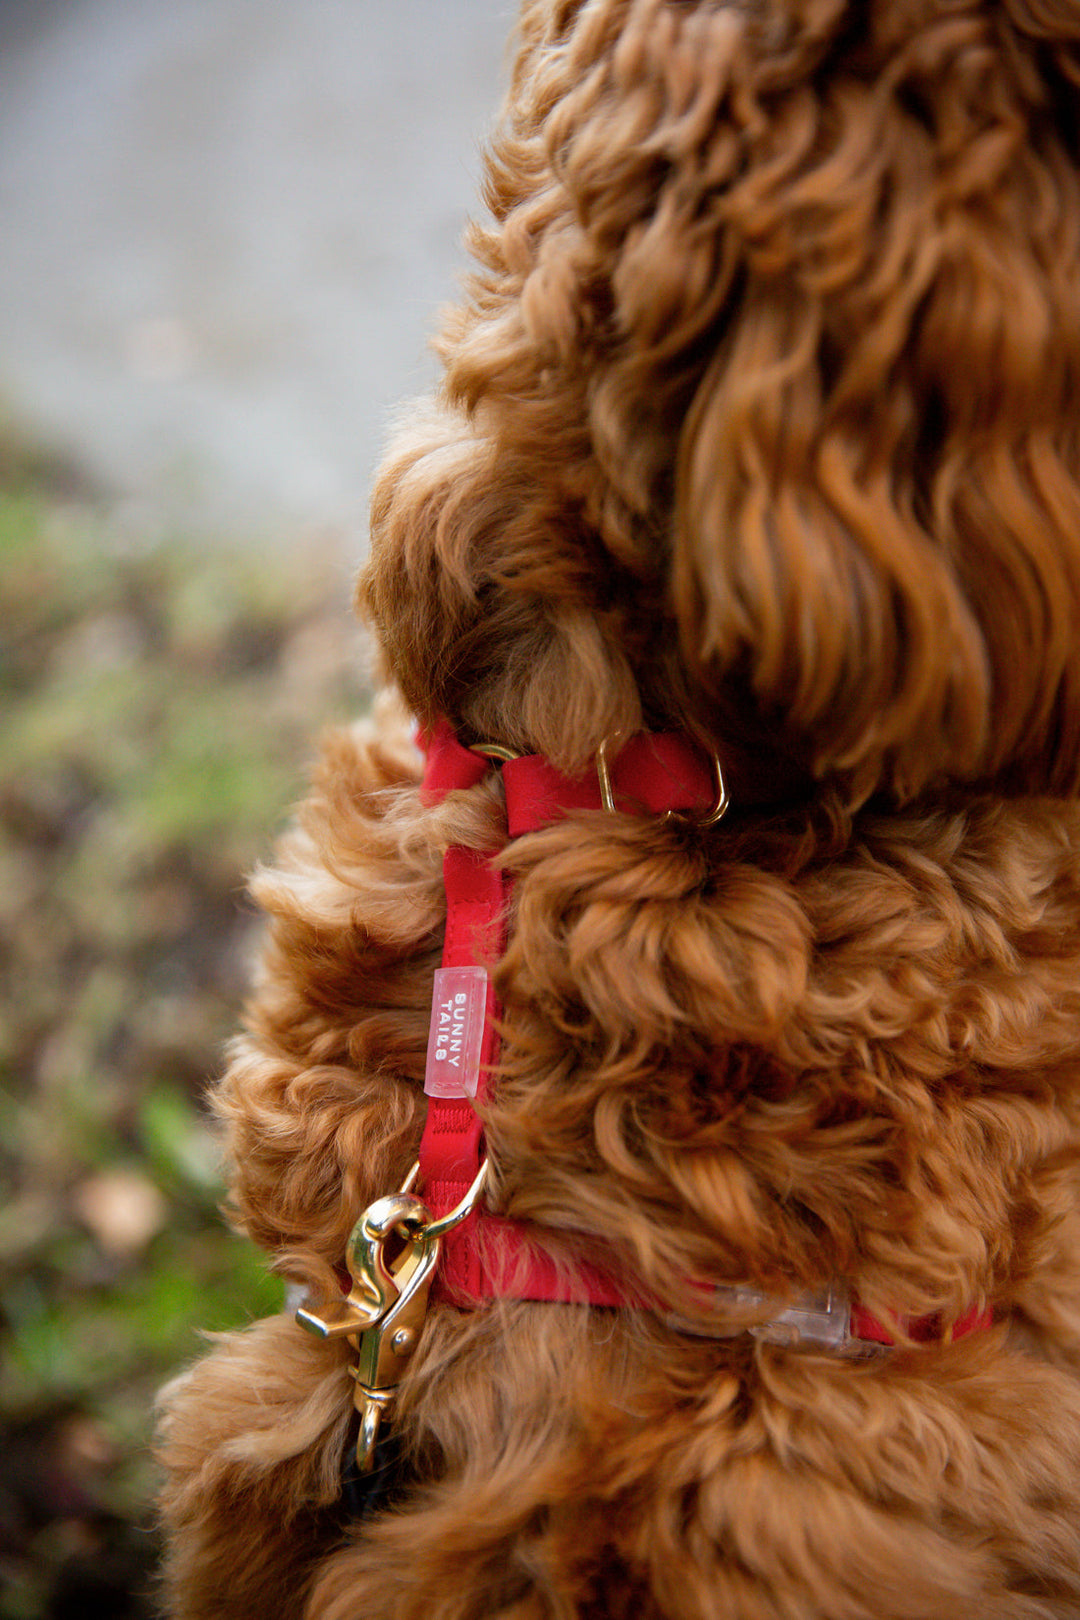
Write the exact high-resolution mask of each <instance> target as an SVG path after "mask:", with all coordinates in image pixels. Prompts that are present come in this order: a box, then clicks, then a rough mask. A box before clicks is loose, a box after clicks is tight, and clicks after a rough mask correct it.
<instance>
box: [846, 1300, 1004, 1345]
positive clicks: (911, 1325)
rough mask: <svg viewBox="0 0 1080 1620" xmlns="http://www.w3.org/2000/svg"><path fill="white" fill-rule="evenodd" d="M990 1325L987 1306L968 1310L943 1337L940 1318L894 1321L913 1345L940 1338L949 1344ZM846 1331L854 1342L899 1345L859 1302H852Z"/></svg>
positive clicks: (919, 1317) (991, 1325)
mask: <svg viewBox="0 0 1080 1620" xmlns="http://www.w3.org/2000/svg"><path fill="white" fill-rule="evenodd" d="M993 1325H994V1312H993V1309H992V1308H991V1307H990V1306H989V1305H986V1306H979V1305H973V1306H971V1308H970V1309H969V1310H966V1311H965V1312H964V1314H963V1315H962V1316H960V1317H958V1318H957V1319H956V1321H955V1322H954V1323H953V1324H952V1327H951V1328H950V1329H949V1330H948V1331H947V1332H946V1333H945V1334H944V1335H943V1332H942V1322H941V1318H940V1316H918V1317H910V1316H906V1317H900V1318H899V1319H898V1321H897V1326H898V1328H899V1329H900V1330H901V1331H902V1332H903V1333H904V1335H905V1336H906V1337H907V1338H909V1339H912V1340H913V1341H914V1342H915V1343H916V1344H937V1343H938V1342H939V1341H940V1340H941V1339H942V1338H943V1337H945V1338H946V1339H948V1340H950V1341H951V1340H952V1339H962V1338H964V1336H965V1335H966V1334H968V1333H978V1332H981V1331H982V1330H983V1329H984V1328H989V1327H993ZM849 1331H850V1333H851V1337H852V1338H853V1339H864V1340H866V1342H867V1343H869V1344H889V1345H893V1344H896V1343H897V1342H898V1340H897V1337H896V1334H895V1333H893V1332H892V1331H891V1329H890V1328H889V1327H888V1326H887V1325H886V1324H885V1323H884V1322H882V1321H881V1320H880V1318H878V1317H876V1316H874V1315H872V1314H871V1312H870V1311H868V1310H867V1309H866V1306H865V1305H860V1304H859V1302H858V1300H852V1302H851V1319H850V1329H849Z"/></svg>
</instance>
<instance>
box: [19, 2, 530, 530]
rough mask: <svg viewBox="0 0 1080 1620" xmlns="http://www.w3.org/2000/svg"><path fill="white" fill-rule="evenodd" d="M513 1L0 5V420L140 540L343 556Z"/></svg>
mask: <svg viewBox="0 0 1080 1620" xmlns="http://www.w3.org/2000/svg"><path fill="white" fill-rule="evenodd" d="M514 9H515V8H514V0H0V411H3V412H5V413H6V414H9V415H11V416H12V417H13V418H14V420H15V422H16V423H17V424H19V425H22V426H25V427H26V428H27V429H28V430H29V431H30V432H32V433H33V434H35V435H38V436H41V437H42V438H44V440H45V441H46V442H47V444H49V445H50V446H52V447H54V448H57V449H60V450H62V451H65V452H68V453H70V454H73V455H74V456H75V457H76V458H77V460H78V461H80V462H81V463H82V464H83V465H84V466H85V467H86V469H87V470H88V471H89V472H90V473H91V475H93V476H94V477H95V478H96V479H98V480H100V481H101V482H102V483H103V484H104V485H105V487H106V489H107V490H109V491H110V492H112V493H114V494H115V495H116V496H117V497H118V499H119V500H120V502H121V503H122V505H123V506H124V507H125V509H126V511H127V513H128V517H129V521H130V523H131V524H132V525H134V526H135V527H136V528H137V527H138V526H139V525H140V524H143V525H145V528H146V530H147V532H148V534H150V533H151V532H152V531H159V532H160V530H161V528H162V527H165V526H168V525H182V526H184V527H186V528H189V529H191V528H194V529H195V530H196V531H199V530H201V531H203V532H205V533H207V534H212V533H216V532H224V533H233V532H235V533H237V534H238V535H243V534H244V533H251V534H255V533H259V534H266V533H270V534H281V535H282V536H288V535H289V534H290V533H295V532H296V531H297V529H298V528H301V527H302V528H308V527H310V526H312V525H315V526H320V527H325V526H330V527H332V528H335V529H339V530H340V531H341V534H342V537H343V544H344V545H345V546H346V547H347V548H348V549H349V550H350V551H352V552H353V553H354V554H355V552H356V550H357V549H358V548H359V547H360V546H361V544H362V541H363V522H364V517H363V514H364V506H365V503H366V496H367V490H368V487H369V484H370V478H371V473H372V469H373V466H374V463H375V461H376V459H377V457H378V453H379V446H380V443H381V441H382V439H383V437H384V434H385V431H386V426H387V422H388V419H389V416H390V412H391V410H392V408H393V406H394V405H395V403H396V402H398V401H400V400H401V399H402V398H403V397H405V396H408V395H409V394H411V393H416V392H418V391H419V390H420V389H422V388H423V387H424V386H425V385H426V384H427V383H428V382H429V381H430V379H431V378H432V376H433V375H434V365H433V362H432V360H431V358H430V356H429V355H428V354H427V351H426V344H427V340H428V337H429V336H430V333H431V331H432V328H433V325H434V321H435V316H436V312H437V309H438V306H439V305H440V304H441V303H443V302H445V301H446V300H447V299H449V298H451V297H452V296H453V295H454V291H455V286H456V281H457V278H458V277H459V275H460V273H461V271H462V269H463V268H464V266H465V256H464V253H463V251H462V249H461V247H460V237H461V232H462V227H463V225H464V221H465V218H466V216H467V215H468V214H469V213H470V212H473V211H476V210H477V209H478V206H479V205H478V202H477V199H476V188H477V174H478V168H479V163H478V157H479V148H480V144H481V142H482V141H483V139H484V138H485V136H486V134H487V132H488V130H489V129H490V127H491V124H492V122H493V117H494V113H495V110H496V108H497V105H498V101H499V98H500V95H501V92H502V89H503V85H504V72H503V68H504V57H505V42H506V38H507V36H508V34H509V32H510V29H511V27H512V23H513V12H514Z"/></svg>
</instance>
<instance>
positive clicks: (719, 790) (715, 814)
mask: <svg viewBox="0 0 1080 1620" xmlns="http://www.w3.org/2000/svg"><path fill="white" fill-rule="evenodd" d="M709 760H710V763H711V764H712V768H713V806H712V809H711V810H707V811H706V812H705V814H704V815H703V816H686V817H684V818H683V819H684V820H686V821H690V822H692V823H693V824H694V825H695V826H698V827H715V826H716V823H717V822H718V821H722V820H723V819H724V817H725V816H726V815H727V813H728V810H729V809H730V807H731V800H730V799H729V797H728V790H727V783H726V782H725V781H724V767H723V766H722V765H721V763H720V755H719V754H718V753H716V751H715V750H714V749H710V751H709ZM679 813H680V812H679V811H678V810H669V811H668V815H669V816H677V815H679Z"/></svg>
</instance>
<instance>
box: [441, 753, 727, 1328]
mask: <svg viewBox="0 0 1080 1620" xmlns="http://www.w3.org/2000/svg"><path fill="white" fill-rule="evenodd" d="M421 744H422V746H424V748H425V752H426V755H427V763H426V768H425V771H424V780H423V784H422V788H421V793H422V796H423V798H424V799H425V800H427V801H428V802H438V801H439V800H441V799H442V798H444V797H445V795H446V794H447V793H449V792H451V791H453V790H454V789H455V788H469V787H474V786H475V785H476V783H478V782H479V781H481V780H482V779H483V777H484V775H485V774H486V773H487V771H488V770H489V769H490V768H491V762H490V761H489V760H488V759H486V758H485V757H484V756H483V755H482V754H478V753H474V752H473V751H472V750H471V749H468V748H464V747H462V745H461V744H460V743H459V742H458V740H457V738H456V737H455V736H454V733H453V731H452V730H451V728H450V727H449V725H448V724H447V723H446V722H445V721H442V722H440V723H439V725H438V726H436V728H435V729H434V730H433V731H432V732H430V733H428V734H427V735H426V736H424V737H422V738H421ZM502 771H503V783H504V787H505V792H506V803H507V817H508V830H509V835H510V837H511V838H516V837H518V836H520V834H521V833H523V832H529V831H533V830H535V829H536V828H538V827H542V826H546V825H547V824H548V823H550V822H552V821H555V820H557V819H558V818H559V817H560V816H562V815H564V814H566V812H567V811H569V810H577V809H582V810H591V809H596V810H598V809H600V807H601V796H600V784H599V779H598V777H597V775H596V772H595V771H591V772H588V773H586V774H585V775H583V776H582V777H580V778H570V777H567V776H564V775H563V774H562V773H561V772H559V771H557V770H555V769H554V768H553V767H552V766H551V765H549V764H548V762H547V761H546V760H545V759H543V758H542V757H540V756H539V755H531V756H526V757H523V758H520V759H515V760H511V761H509V762H507V763H506V764H504V765H503V767H502ZM611 780H612V789H613V792H614V795H615V801H616V805H617V807H618V808H619V809H627V810H642V809H644V810H646V811H651V812H655V813H659V812H662V811H664V810H689V809H693V808H695V807H698V808H708V806H709V805H710V804H711V802H712V796H713V791H714V784H713V782H712V778H711V774H710V771H709V769H708V767H707V766H706V765H705V764H704V762H703V761H702V760H701V759H700V758H699V757H698V756H697V754H696V752H695V751H693V750H692V749H691V747H690V745H689V744H688V743H687V742H685V741H684V740H683V739H682V738H681V737H669V736H640V737H635V738H633V739H632V740H631V741H630V742H629V743H627V744H626V745H625V747H624V748H623V749H622V750H620V753H619V754H618V756H617V758H615V759H614V760H613V761H612V765H611ZM495 853H497V852H496V851H490V852H483V851H474V850H467V849H463V848H460V847H451V848H450V849H448V850H447V851H446V854H445V856H444V858H443V877H444V881H445V884H446V937H445V942H444V946H443V957H442V966H443V968H457V967H468V966H471V965H473V964H476V965H486V964H490V963H493V962H494V961H496V960H497V959H498V957H499V956H500V954H501V952H502V949H503V946H504V944H505V927H506V923H505V917H506V905H507V901H508V898H509V885H508V882H507V880H506V879H505V877H504V876H503V874H502V873H501V872H500V871H498V870H497V869H496V867H495V866H494V865H493V862H492V856H493V855H494V854H495ZM497 1015H498V1009H497V1006H496V1003H495V997H494V993H493V991H492V989H491V986H490V984H489V985H488V987H487V1005H486V1017H485V1020H484V1033H483V1041H482V1045H481V1049H480V1078H479V1082H478V1086H477V1095H478V1097H480V1098H482V1097H483V1096H484V1092H485V1087H486V1078H487V1075H488V1073H489V1072H490V1069H491V1066H492V1064H493V1063H494V1062H495V1059H496V1057H497V1046H498V1042H497V1037H496V1034H495V1028H494V1024H495V1019H496V1018H497ZM482 1134H483V1133H482V1129H481V1124H480V1120H479V1117H478V1116H477V1114H476V1112H475V1110H474V1108H473V1106H472V1103H471V1102H470V1100H469V1099H468V1098H467V1097H453V1098H449V1097H439V1096H429V1098H428V1114H427V1121H426V1123H425V1126H424V1133H423V1137H422V1139H421V1143H420V1173H421V1182H420V1185H421V1188H422V1192H423V1197H424V1200H425V1202H426V1203H427V1205H428V1207H429V1208H430V1209H431V1211H432V1213H433V1214H434V1215H436V1216H441V1215H445V1214H446V1213H447V1212H448V1211H449V1210H450V1209H452V1208H453V1207H454V1205H455V1204H457V1203H458V1202H459V1201H460V1200H461V1199H462V1198H463V1197H464V1195H465V1193H466V1192H467V1191H468V1189H469V1187H470V1186H471V1184H472V1181H473V1179H474V1177H475V1175H476V1173H477V1171H478V1169H479V1167H480V1162H481V1139H482ZM481 1237H482V1241H479V1240H480V1239H481ZM436 1291H437V1292H438V1293H439V1294H441V1295H442V1296H443V1297H449V1298H458V1299H460V1298H463V1297H467V1298H472V1299H475V1298H478V1297H491V1296H493V1295H501V1296H506V1297H513V1298H518V1299H545V1300H571V1299H577V1300H584V1301H587V1302H589V1303H592V1304H595V1305H623V1304H625V1303H626V1296H625V1294H624V1292H623V1291H622V1290H620V1289H618V1288H617V1287H616V1286H615V1285H614V1284H613V1282H612V1281H611V1279H610V1278H609V1277H607V1276H606V1275H605V1274H604V1273H602V1272H600V1271H598V1270H597V1269H596V1268H595V1267H593V1266H590V1265H588V1264H580V1263H578V1264H575V1265H574V1267H573V1269H572V1271H569V1272H568V1271H567V1270H566V1269H565V1268H560V1267H557V1266H556V1264H555V1262H554V1261H553V1260H552V1259H551V1258H550V1257H549V1256H548V1255H546V1254H544V1253H543V1252H542V1251H536V1250H533V1249H531V1248H530V1246H529V1243H528V1237H527V1232H526V1231H525V1229H524V1228H522V1227H521V1226H519V1225H518V1224H517V1223H515V1222H513V1221H510V1220H506V1219H505V1218H502V1217H498V1216H491V1215H485V1216H484V1217H483V1221H482V1234H481V1232H480V1231H479V1230H478V1218H477V1216H475V1215H474V1216H470V1218H469V1219H468V1220H467V1221H465V1222H463V1223H462V1224H461V1225H460V1226H459V1227H456V1228H454V1229H453V1230H452V1231H451V1232H449V1233H448V1234H447V1236H446V1237H445V1238H444V1240H443V1253H442V1257H441V1261H440V1266H439V1271H438V1273H437V1276H436Z"/></svg>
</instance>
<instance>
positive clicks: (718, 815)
mask: <svg viewBox="0 0 1080 1620" xmlns="http://www.w3.org/2000/svg"><path fill="white" fill-rule="evenodd" d="M610 740H611V739H610V738H609V737H605V738H604V740H603V742H602V743H601V744H600V746H599V748H598V749H597V750H596V777H597V781H598V782H599V784H600V803H601V804H602V805H603V807H604V809H605V810H614V809H615V790H614V788H613V787H612V783H611V767H610V765H609V764H608V757H607V755H608V743H609V742H610ZM709 760H710V763H711V764H712V770H713V803H712V808H711V809H710V810H707V811H706V812H705V814H704V815H703V816H688V815H685V814H684V813H683V812H682V811H681V810H665V811H664V820H665V821H671V820H676V821H686V822H689V823H691V824H692V825H693V826H697V827H715V825H716V823H717V822H718V821H721V820H722V819H723V818H724V816H725V815H726V814H727V812H728V809H729V808H730V804H731V800H730V799H729V797H728V790H727V783H726V782H725V781H724V768H723V766H722V765H721V764H720V756H719V754H717V753H716V752H715V751H710V753H709Z"/></svg>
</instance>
